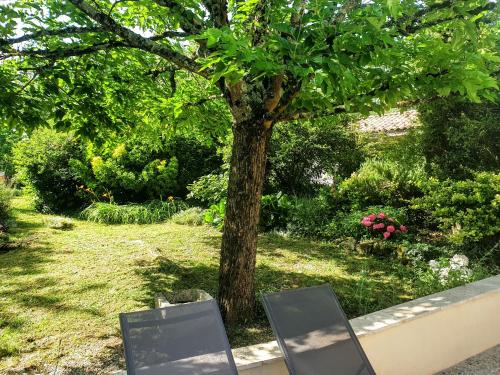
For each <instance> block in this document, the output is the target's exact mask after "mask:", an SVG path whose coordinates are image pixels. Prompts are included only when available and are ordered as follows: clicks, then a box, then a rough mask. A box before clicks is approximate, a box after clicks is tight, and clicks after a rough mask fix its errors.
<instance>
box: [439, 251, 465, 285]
mask: <svg viewBox="0 0 500 375" xmlns="http://www.w3.org/2000/svg"><path fill="white" fill-rule="evenodd" d="M468 266H469V258H467V257H466V256H465V255H462V254H455V255H453V257H452V258H450V259H448V258H440V259H437V260H436V259H433V260H431V261H430V262H429V267H430V269H431V270H432V272H433V273H434V275H435V276H436V277H437V278H438V280H439V283H440V284H441V285H448V284H460V283H462V282H467V281H469V280H470V278H471V276H472V271H471V270H470V268H469V267H468Z"/></svg>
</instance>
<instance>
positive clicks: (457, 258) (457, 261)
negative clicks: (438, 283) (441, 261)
mask: <svg viewBox="0 0 500 375" xmlns="http://www.w3.org/2000/svg"><path fill="white" fill-rule="evenodd" d="M468 265H469V258H467V257H466V256H465V255H462V254H455V255H453V258H451V259H450V267H451V269H453V270H457V269H460V268H465V267H467V266H468Z"/></svg>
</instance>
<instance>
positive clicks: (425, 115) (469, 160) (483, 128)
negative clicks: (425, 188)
mask: <svg viewBox="0 0 500 375" xmlns="http://www.w3.org/2000/svg"><path fill="white" fill-rule="evenodd" d="M420 119H421V122H422V126H421V127H420V128H419V133H420V134H419V136H418V138H417V142H416V143H417V144H418V147H420V148H421V150H422V154H423V155H424V156H425V158H426V160H427V163H428V164H427V165H428V169H429V170H430V172H431V173H432V174H434V175H436V176H437V177H439V178H442V179H446V178H451V179H456V180H459V179H466V178H470V177H472V176H473V174H474V172H475V171H498V170H499V169H500V159H499V155H500V143H499V142H498V140H499V139H500V127H499V126H498V124H499V123H500V107H499V104H498V103H483V104H477V103H470V102H467V101H464V100H461V99H460V98H456V97H450V98H448V99H439V100H434V101H432V102H430V103H425V104H423V105H421V106H420Z"/></svg>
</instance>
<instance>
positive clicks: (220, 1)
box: [203, 0, 229, 28]
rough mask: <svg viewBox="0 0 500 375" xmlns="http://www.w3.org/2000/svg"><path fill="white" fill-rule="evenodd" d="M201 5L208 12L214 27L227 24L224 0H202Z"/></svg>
mask: <svg viewBox="0 0 500 375" xmlns="http://www.w3.org/2000/svg"><path fill="white" fill-rule="evenodd" d="M203 5H205V7H206V8H207V9H208V11H209V12H210V18H211V20H212V22H213V24H214V26H215V27H218V28H220V27H224V26H227V25H229V18H228V16H227V1H226V0H203Z"/></svg>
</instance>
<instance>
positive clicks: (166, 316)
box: [120, 299, 238, 375]
mask: <svg viewBox="0 0 500 375" xmlns="http://www.w3.org/2000/svg"><path fill="white" fill-rule="evenodd" d="M120 325H121V330H122V336H123V344H124V346H125V362H126V364H127V374H128V375H160V374H161V375H188V374H189V375H196V374H217V375H234V374H238V371H237V370H236V365H235V363H234V359H233V355H232V353H231V349H230V347H229V342H228V339H227V336H226V331H225V330H224V325H223V324H222V319H221V315H220V312H219V308H218V306H217V303H216V302H215V300H213V299H212V300H208V301H203V302H194V303H187V304H182V305H175V306H169V307H165V308H161V309H154V310H146V311H139V312H132V313H126V314H120Z"/></svg>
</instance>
